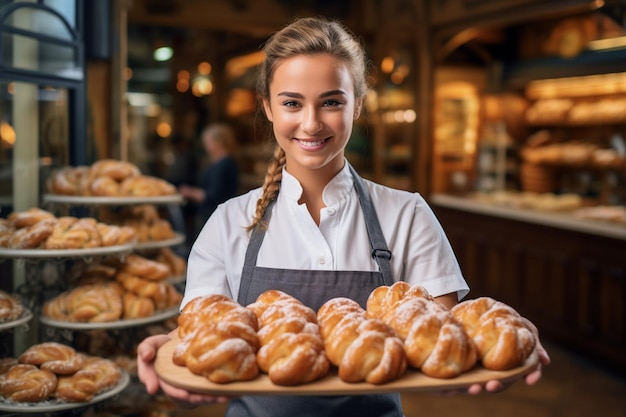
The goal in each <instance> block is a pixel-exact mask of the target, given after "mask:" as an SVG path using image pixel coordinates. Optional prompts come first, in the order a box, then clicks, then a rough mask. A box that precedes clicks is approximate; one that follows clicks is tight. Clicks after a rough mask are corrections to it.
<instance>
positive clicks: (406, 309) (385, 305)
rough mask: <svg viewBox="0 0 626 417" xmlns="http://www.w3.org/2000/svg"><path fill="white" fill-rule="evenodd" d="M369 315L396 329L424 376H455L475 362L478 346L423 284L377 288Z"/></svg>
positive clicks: (369, 303) (369, 304)
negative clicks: (475, 345)
mask: <svg viewBox="0 0 626 417" xmlns="http://www.w3.org/2000/svg"><path fill="white" fill-rule="evenodd" d="M367 314H368V316H370V317H377V318H379V319H381V320H382V321H384V322H385V323H387V324H388V325H389V326H391V327H392V328H393V329H394V330H395V331H396V333H397V334H398V336H399V337H400V339H402V341H403V344H404V351H405V353H406V357H407V361H408V364H409V366H411V367H413V368H416V369H420V370H421V371H422V373H424V374H425V375H428V376H430V377H433V378H452V377H455V376H458V375H460V374H461V373H463V372H465V371H468V370H469V369H471V368H472V367H473V366H474V365H475V364H476V349H475V348H474V345H473V343H472V341H471V339H470V338H469V336H468V335H467V334H466V332H465V329H464V328H463V326H462V325H461V323H459V322H458V321H457V320H456V319H454V318H453V317H452V315H451V314H450V312H449V311H448V309H447V308H446V307H444V306H443V305H442V304H440V303H438V302H436V301H435V300H434V299H433V298H432V297H431V296H430V294H429V293H428V291H427V290H426V289H425V288H423V287H422V286H419V285H414V286H411V285H409V284H408V283H406V282H403V281H399V282H396V283H394V284H393V285H391V286H381V287H378V288H376V289H375V290H374V291H372V293H371V294H370V296H369V298H368V300H367Z"/></svg>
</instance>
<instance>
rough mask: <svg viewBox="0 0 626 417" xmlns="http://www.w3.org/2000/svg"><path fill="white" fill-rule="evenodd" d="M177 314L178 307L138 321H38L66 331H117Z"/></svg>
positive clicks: (45, 318)
mask: <svg viewBox="0 0 626 417" xmlns="http://www.w3.org/2000/svg"><path fill="white" fill-rule="evenodd" d="M177 314H178V307H174V308H170V309H167V310H163V311H160V312H158V313H156V314H154V315H152V316H150V317H142V318H139V319H128V320H116V321H109V322H103V323H76V322H69V321H64V320H55V319H51V318H49V317H46V316H40V317H39V321H40V323H41V324H43V325H45V326H48V327H53V328H58V329H66V330H117V329H125V328H130V327H138V326H145V325H147V324H153V323H158V322H161V321H164V320H167V319H170V318H172V317H175V316H176V315H177Z"/></svg>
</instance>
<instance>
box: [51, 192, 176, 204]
mask: <svg viewBox="0 0 626 417" xmlns="http://www.w3.org/2000/svg"><path fill="white" fill-rule="evenodd" d="M184 201H185V200H184V198H183V196H182V195H180V194H172V195H162V196H161V195H159V196H146V197H97V196H78V195H76V196H75V195H57V194H44V195H43V202H44V203H57V204H66V205H85V206H89V205H108V206H123V205H131V204H155V205H160V204H163V205H167V204H181V203H183V202H184Z"/></svg>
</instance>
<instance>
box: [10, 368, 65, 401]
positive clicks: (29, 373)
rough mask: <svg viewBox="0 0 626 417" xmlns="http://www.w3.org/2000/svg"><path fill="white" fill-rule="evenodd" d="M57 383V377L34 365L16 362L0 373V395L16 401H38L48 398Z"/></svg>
mask: <svg viewBox="0 0 626 417" xmlns="http://www.w3.org/2000/svg"><path fill="white" fill-rule="evenodd" d="M56 385H57V377H56V375H55V374H53V373H52V372H50V371H46V370H43V369H39V368H38V367H37V366H35V365H29V364H18V365H14V366H12V367H11V368H10V369H9V370H8V371H7V372H5V373H4V374H2V375H0V397H3V398H5V399H7V400H10V401H16V402H20V403H23V402H39V401H43V400H46V399H48V397H50V396H51V395H52V393H53V392H54V389H55V388H56Z"/></svg>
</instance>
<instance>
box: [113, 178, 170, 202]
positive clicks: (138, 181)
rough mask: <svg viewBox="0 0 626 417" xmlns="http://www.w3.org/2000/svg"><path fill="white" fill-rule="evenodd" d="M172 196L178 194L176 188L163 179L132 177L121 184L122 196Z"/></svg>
mask: <svg viewBox="0 0 626 417" xmlns="http://www.w3.org/2000/svg"><path fill="white" fill-rule="evenodd" d="M172 194H176V187H174V186H173V185H172V184H170V183H169V182H167V181H165V180H163V179H161V178H156V177H152V176H149V175H140V176H136V177H130V178H127V179H125V180H124V181H122V183H121V184H120V195H124V196H132V197H152V196H161V195H172Z"/></svg>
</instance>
